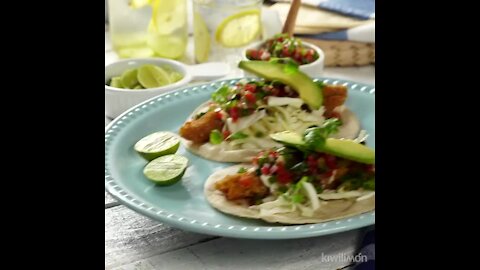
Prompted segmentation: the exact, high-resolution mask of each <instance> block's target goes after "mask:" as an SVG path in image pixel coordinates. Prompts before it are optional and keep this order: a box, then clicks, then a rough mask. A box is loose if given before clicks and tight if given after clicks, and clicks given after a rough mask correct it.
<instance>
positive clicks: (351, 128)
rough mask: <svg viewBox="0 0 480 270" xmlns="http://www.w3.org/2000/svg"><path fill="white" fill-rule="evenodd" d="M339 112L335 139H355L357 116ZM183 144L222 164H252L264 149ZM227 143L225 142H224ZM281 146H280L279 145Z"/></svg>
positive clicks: (357, 125) (193, 114) (343, 108)
mask: <svg viewBox="0 0 480 270" xmlns="http://www.w3.org/2000/svg"><path fill="white" fill-rule="evenodd" d="M208 103H209V101H207V102H205V103H203V104H202V105H200V106H199V107H198V108H197V109H195V111H194V112H193V113H192V114H191V115H190V116H189V118H188V120H191V119H193V118H194V117H195V116H196V115H197V114H199V113H201V112H204V111H206V110H208ZM338 109H339V110H338V112H339V113H340V114H341V117H342V122H343V124H342V126H341V127H340V128H339V131H338V133H336V134H335V135H334V136H332V137H334V138H338V139H340V138H344V139H355V138H356V137H357V136H358V133H359V132H360V121H359V120H358V118H357V117H356V116H355V114H354V113H353V112H352V111H350V110H348V109H346V108H345V106H341V107H339V108H338ZM182 143H183V145H184V146H185V148H186V149H187V150H189V151H190V152H192V153H193V154H196V155H198V156H200V157H203V158H206V159H209V160H214V161H220V162H250V161H251V160H252V158H253V157H254V156H256V155H257V154H258V152H259V151H260V150H262V149H238V150H227V149H225V148H223V147H222V144H223V143H222V144H211V143H209V142H207V143H203V144H195V143H193V142H192V141H189V140H186V139H184V138H182ZM224 143H225V142H224ZM278 146H280V144H278Z"/></svg>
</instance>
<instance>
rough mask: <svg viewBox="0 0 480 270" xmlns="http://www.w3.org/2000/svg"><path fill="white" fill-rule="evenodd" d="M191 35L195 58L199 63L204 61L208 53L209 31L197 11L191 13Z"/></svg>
mask: <svg viewBox="0 0 480 270" xmlns="http://www.w3.org/2000/svg"><path fill="white" fill-rule="evenodd" d="M193 35H194V43H195V60H196V61H197V62H199V63H202V62H206V61H207V60H208V56H209V54H210V33H209V32H208V28H207V24H206V23H205V21H204V20H203V18H202V15H200V13H198V12H195V13H194V14H193Z"/></svg>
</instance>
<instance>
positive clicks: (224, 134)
mask: <svg viewBox="0 0 480 270" xmlns="http://www.w3.org/2000/svg"><path fill="white" fill-rule="evenodd" d="M230 134H232V133H231V132H230V131H229V130H228V129H226V130H224V131H223V139H224V140H225V139H226V138H227V137H228V136H230Z"/></svg>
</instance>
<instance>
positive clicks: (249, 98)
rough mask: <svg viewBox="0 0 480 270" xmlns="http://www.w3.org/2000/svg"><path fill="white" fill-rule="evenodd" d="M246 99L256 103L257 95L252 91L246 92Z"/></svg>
mask: <svg viewBox="0 0 480 270" xmlns="http://www.w3.org/2000/svg"><path fill="white" fill-rule="evenodd" d="M245 99H246V100H247V101H248V102H250V103H255V102H256V101H257V99H256V98H255V95H254V94H252V92H246V93H245Z"/></svg>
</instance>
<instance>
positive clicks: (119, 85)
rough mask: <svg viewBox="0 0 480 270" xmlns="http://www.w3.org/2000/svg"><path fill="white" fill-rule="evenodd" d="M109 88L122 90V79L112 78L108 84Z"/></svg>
mask: <svg viewBox="0 0 480 270" xmlns="http://www.w3.org/2000/svg"><path fill="white" fill-rule="evenodd" d="M110 86H111V87H116V88H123V83H122V78H121V77H113V78H112V81H111V82H110Z"/></svg>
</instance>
